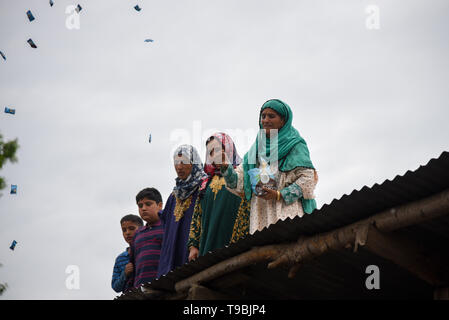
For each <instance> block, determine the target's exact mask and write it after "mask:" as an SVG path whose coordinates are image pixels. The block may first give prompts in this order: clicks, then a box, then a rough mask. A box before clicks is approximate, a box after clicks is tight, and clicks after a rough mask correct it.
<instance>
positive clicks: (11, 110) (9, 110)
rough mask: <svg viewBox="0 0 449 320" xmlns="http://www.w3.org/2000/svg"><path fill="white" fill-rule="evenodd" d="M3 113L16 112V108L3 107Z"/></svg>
mask: <svg viewBox="0 0 449 320" xmlns="http://www.w3.org/2000/svg"><path fill="white" fill-rule="evenodd" d="M5 113H10V114H16V109H10V108H8V107H5Z"/></svg>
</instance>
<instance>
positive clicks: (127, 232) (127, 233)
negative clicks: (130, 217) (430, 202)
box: [122, 221, 139, 245]
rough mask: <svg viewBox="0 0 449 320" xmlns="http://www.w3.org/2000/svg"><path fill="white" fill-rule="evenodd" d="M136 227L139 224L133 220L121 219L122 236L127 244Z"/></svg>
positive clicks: (130, 240)
mask: <svg viewBox="0 0 449 320" xmlns="http://www.w3.org/2000/svg"><path fill="white" fill-rule="evenodd" d="M138 228H139V225H138V224H137V223H135V222H132V221H123V222H122V233H123V238H124V239H125V241H126V242H127V243H128V244H129V245H131V242H132V240H133V237H134V234H135V233H136V231H137V229H138Z"/></svg>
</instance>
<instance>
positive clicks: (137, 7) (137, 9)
mask: <svg viewBox="0 0 449 320" xmlns="http://www.w3.org/2000/svg"><path fill="white" fill-rule="evenodd" d="M134 9H136V11H140V10H142V8H141V7H139V6H138V5H136V6H135V7H134Z"/></svg>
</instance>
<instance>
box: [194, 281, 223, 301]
mask: <svg viewBox="0 0 449 320" xmlns="http://www.w3.org/2000/svg"><path fill="white" fill-rule="evenodd" d="M229 299H230V297H228V296H227V295H225V294H222V293H220V292H217V291H213V290H210V289H209V288H206V287H203V286H200V285H197V284H194V285H192V286H191V287H190V289H189V293H188V295H187V300H229Z"/></svg>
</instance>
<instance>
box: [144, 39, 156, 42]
mask: <svg viewBox="0 0 449 320" xmlns="http://www.w3.org/2000/svg"><path fill="white" fill-rule="evenodd" d="M144 41H145V42H153V41H154V40H152V39H145V40H144Z"/></svg>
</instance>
